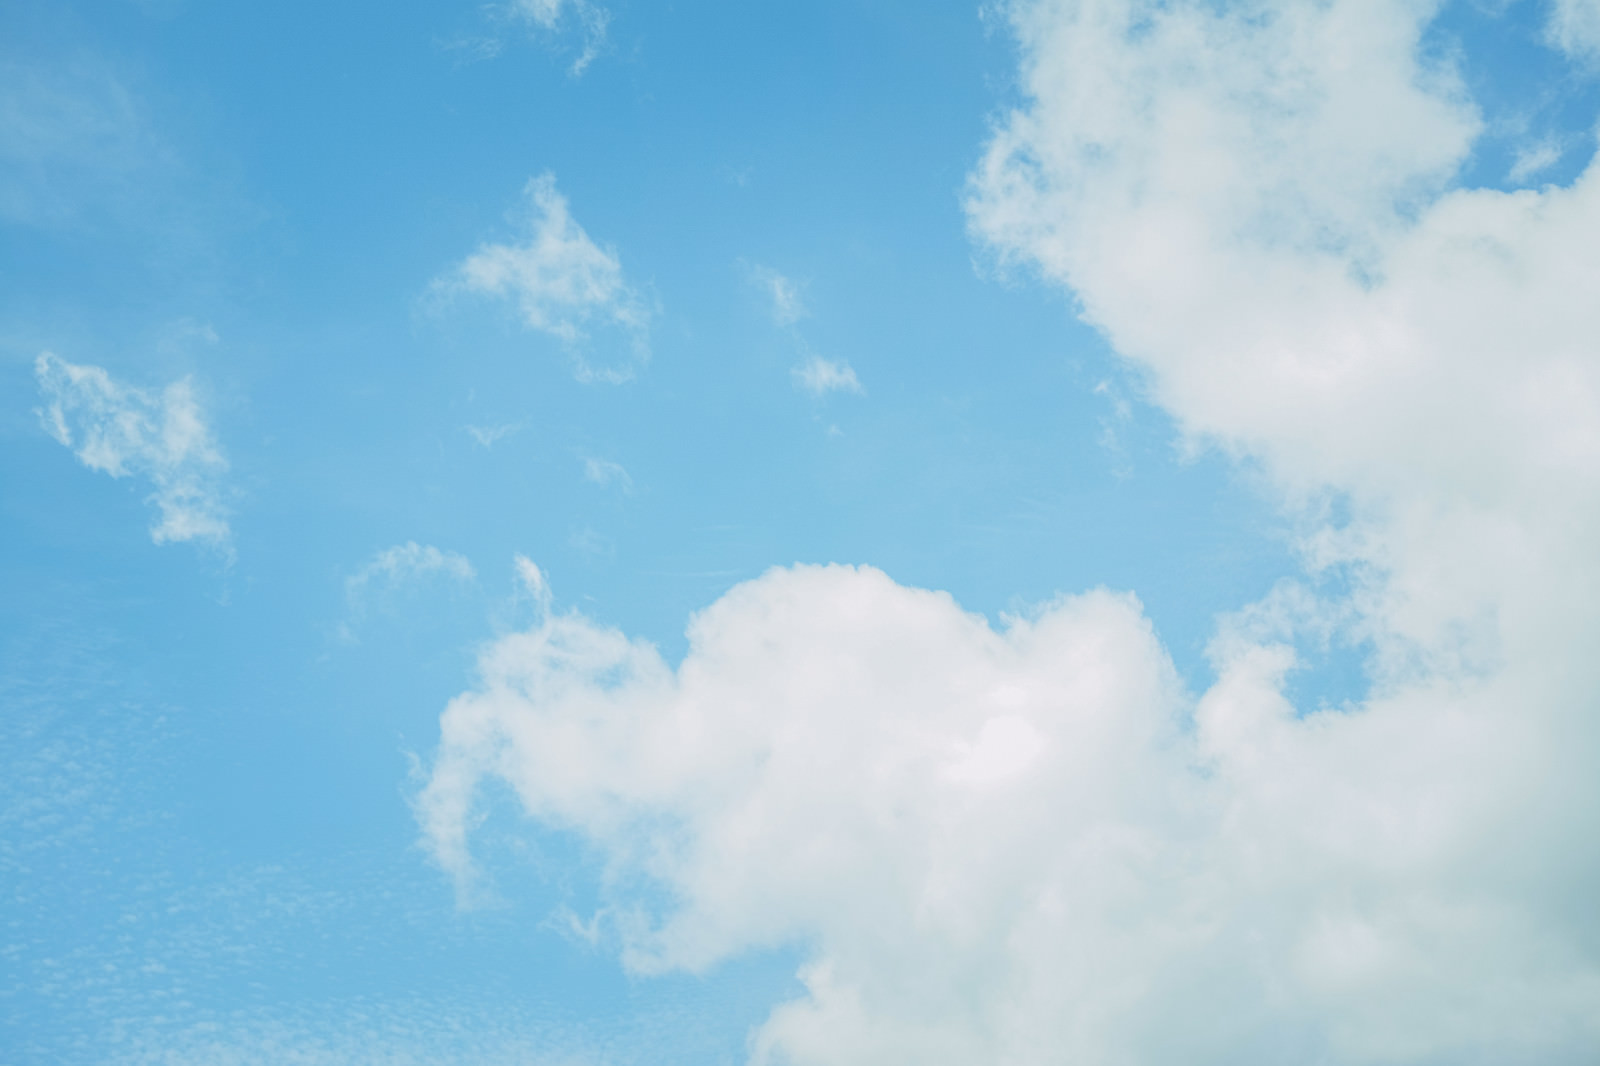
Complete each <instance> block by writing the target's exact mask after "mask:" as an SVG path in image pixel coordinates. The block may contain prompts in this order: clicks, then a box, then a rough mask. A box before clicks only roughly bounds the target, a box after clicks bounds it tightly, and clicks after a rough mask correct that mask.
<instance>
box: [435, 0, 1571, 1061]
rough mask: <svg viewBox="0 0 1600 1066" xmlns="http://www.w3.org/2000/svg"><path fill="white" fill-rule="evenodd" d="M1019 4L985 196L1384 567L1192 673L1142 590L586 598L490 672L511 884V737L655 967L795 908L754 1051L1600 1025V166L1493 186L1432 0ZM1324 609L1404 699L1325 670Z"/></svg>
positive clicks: (485, 759) (1061, 276)
mask: <svg viewBox="0 0 1600 1066" xmlns="http://www.w3.org/2000/svg"><path fill="white" fill-rule="evenodd" d="M1007 10H1008V11H1009V14H1010V17H1011V19H1012V24H1013V27H1014V30H1015V32H1016V34H1017V36H1018V39H1019V41H1020V44H1021V47H1022V56H1023V69H1022V87H1023V90H1024V96H1025V99H1024V103H1023V106H1021V107H1020V108H1018V109H1017V110H1016V111H1015V112H1014V113H1012V114H1010V115H1008V116H1006V117H1005V118H1004V120H1003V121H1002V122H1000V123H999V124H998V126H997V129H996V131H995V134H994V137H993V140H992V143H991V144H990V146H989V151H988V153H987V156H986V158H985V159H984V161H983V162H982V164H981V165H980V167H979V169H978V171H977V173H976V174H975V175H974V178H973V185H972V194H971V200H970V204H969V211H970V218H971V223H972V227H973V230H974V233H975V234H976V236H977V237H978V238H979V239H980V240H982V241H983V242H985V243H986V244H987V245H988V246H989V247H991V248H992V249H994V250H995V252H996V253H997V254H998V256H999V257H1000V259H1001V260H1002V262H1005V263H1012V264H1017V265H1022V266H1025V267H1027V268H1028V269H1034V270H1037V271H1038V272H1039V273H1040V274H1041V275H1042V276H1043V277H1044V278H1046V279H1048V280H1049V281H1051V282H1052V283H1055V284H1059V285H1061V286H1063V287H1065V288H1067V289H1070V291H1071V292H1072V293H1073V294H1074V296H1075V298H1076V299H1077V300H1078V301H1079V305H1080V306H1081V308H1082V311H1083V314H1084V316H1085V318H1086V319H1087V320H1088V321H1090V322H1091V323H1093V324H1094V325H1095V326H1097V327H1098V328H1099V329H1100V330H1101V331H1102V332H1103V333H1104V334H1105V335H1106V337H1107V338H1108V339H1109V340H1110V342H1111V343H1112V344H1113V346H1114V347H1115V348H1116V349H1117V351H1118V352H1120V353H1121V354H1122V355H1123V356H1124V357H1126V358H1127V359H1129V360H1130V361H1131V362H1133V363H1134V364H1136V365H1137V366H1138V367H1139V368H1140V371H1141V374H1142V376H1143V377H1142V380H1145V381H1148V383H1149V389H1150V395H1151V397H1152V399H1153V400H1154V401H1155V402H1158V403H1160V404H1162V405H1163V406H1164V407H1166V409H1167V410H1169V411H1170V412H1171V413H1172V415H1173V417H1174V418H1175V419H1176V420H1177V422H1178V424H1179V425H1180V426H1181V427H1182V428H1183V431H1184V433H1185V434H1186V436H1187V437H1188V438H1189V439H1190V440H1191V441H1192V442H1194V443H1195V444H1196V445H1197V446H1207V445H1212V446H1217V447H1220V448H1223V449H1225V450H1226V451H1228V452H1229V453H1230V454H1235V455H1239V456H1242V457H1248V458H1250V459H1252V460H1253V461H1255V462H1256V463H1259V464H1260V465H1261V467H1262V468H1263V469H1265V470H1266V471H1267V472H1268V474H1269V476H1270V478H1271V479H1272V483H1273V484H1275V485H1276V486H1277V487H1278V489H1279V491H1280V492H1281V494H1282V498H1283V501H1284V505H1285V508H1286V509H1287V510H1288V512H1289V513H1290V514H1291V515H1294V516H1296V517H1297V518H1298V519H1299V520H1300V521H1301V522H1302V523H1303V528H1304V533H1303V536H1302V538H1301V541H1300V548H1301V551H1302V554H1303V557H1304V559H1305V561H1306V566H1307V569H1308V570H1309V571H1310V572H1311V574H1312V575H1313V576H1327V575H1330V574H1332V575H1336V576H1339V577H1341V578H1342V579H1343V583H1344V584H1347V585H1348V587H1349V588H1350V590H1351V591H1350V593H1349V595H1348V596H1345V597H1341V598H1337V599H1327V598H1323V599H1319V598H1318V597H1317V596H1315V595H1313V594H1311V593H1310V592H1308V591H1307V589H1306V588H1305V587H1302V586H1300V585H1296V584H1289V585H1285V586H1283V587H1281V588H1280V589H1279V590H1278V591H1276V592H1275V593H1274V594H1273V595H1272V596H1271V597H1269V598H1268V599H1266V600H1264V601H1262V602H1261V603H1259V604H1255V605H1246V606H1245V607H1244V608H1243V609H1242V610H1241V611H1240V612H1239V613H1238V614H1236V615H1234V616H1231V617H1228V618H1225V619H1221V620H1219V628H1218V635H1217V637H1216V639H1215V641H1214V643H1213V645H1212V656H1213V660H1214V663H1215V666H1216V673H1217V680H1216V682H1215V684H1214V685H1212V687H1211V688H1210V689H1209V690H1208V691H1206V692H1204V693H1201V694H1199V695H1198V696H1193V697H1191V696H1189V695H1187V694H1185V693H1184V692H1183V691H1182V690H1181V688H1180V686H1179V684H1178V682H1177V680H1176V679H1175V677H1174V672H1173V670H1172V667H1171V666H1170V664H1169V663H1168V661H1167V657H1166V655H1165V653H1164V651H1163V650H1162V648H1161V647H1160V645H1159V643H1158V642H1157V641H1156V639H1155V637H1154V636H1153V634H1152V633H1151V630H1150V626H1149V624H1148V623H1147V622H1146V621H1145V619H1144V618H1143V617H1142V615H1141V613H1140V609H1139V606H1138V604H1137V603H1136V602H1135V601H1133V600H1132V599H1130V598H1127V597H1121V596H1116V595H1113V594H1110V593H1104V592H1096V593H1090V594H1088V595H1085V596H1081V597H1076V598H1070V599H1066V600H1063V601H1061V602H1059V603H1056V604H1053V605H1051V606H1049V607H1047V608H1045V609H1043V610H1041V611H1040V612H1038V614H1037V615H1035V616H1030V617H1028V618H1026V619H1020V620H1011V621H1009V622H1008V623H1007V624H1006V625H1005V627H1003V628H1002V629H1000V630H998V631H996V630H994V629H992V628H991V627H989V626H988V625H987V624H986V623H985V622H984V620H982V619H981V618H976V617H973V616H971V615H967V614H965V613H963V612H962V611H960V610H959V609H958V608H957V607H956V605H955V604H954V603H953V602H952V601H951V599H950V598H949V597H948V596H946V595H943V594H940V593H933V592H923V591H919V590H914V589H907V588H903V587H900V586H897V585H895V584H894V583H892V582H891V581H889V580H888V579H887V578H886V577H884V576H883V575H881V574H878V573H876V572H875V571H871V570H854V569H849V568H842V567H829V568H806V567H801V568H796V569H793V570H779V571H774V572H772V573H769V574H768V575H766V576H765V577H763V578H761V579H760V580H758V581H754V582H750V583H747V584H745V585H741V586H739V587H737V588H735V589H734V590H732V591H731V592H729V593H728V594H727V595H726V596H724V597H723V598H722V599H721V600H719V601H718V602H717V603H715V604H714V605H712V606H711V607H710V608H708V609H707V610H706V611H705V612H703V613H702V614H700V615H698V616H697V617H696V618H695V619H694V620H693V622H692V623H691V626H690V634H689V635H690V647H689V651H688V653H687V655H686V657H685V658H684V660H683V662H682V664H681V665H679V666H678V667H677V668H676V669H674V668H673V667H671V666H669V665H668V664H667V663H665V662H664V661H663V660H662V659H661V657H660V655H659V654H658V653H657V652H656V651H655V650H654V649H653V648H652V647H650V646H648V645H646V644H644V643H642V642H640V641H636V640H630V639H628V638H627V637H626V636H624V635H623V634H621V633H619V632H617V631H615V630H612V629H608V628H605V627H602V626H599V625H596V624H594V623H592V622H589V621H587V620H586V619H584V618H582V617H581V616H578V615H575V614H567V615H554V614H552V615H547V616H546V617H545V619H544V620H543V621H541V622H540V623H539V624H538V625H536V626H535V627H533V628H532V629H530V630H529V631H527V632H523V633H516V634H512V635H510V636H507V637H504V638H502V639H500V640H498V641H496V642H495V643H494V644H492V645H490V646H489V647H488V648H487V649H486V651H485V653H484V655H483V658H482V662H481V675H482V676H481V680H480V682H479V683H478V684H477V685H476V686H475V687H474V688H473V689H472V690H471V691H468V692H466V693H463V694H462V695H461V696H459V697H457V698H456V699H455V700H454V701H452V702H451V704H450V706H449V708H448V709H447V710H446V712H445V714H444V717H443V719H442V723H441V724H442V743H441V747H440V751H439V754H438V757H437V761H436V762H435V764H434V767H433V773H432V776H431V778H430V780H429V783H428V785H427V787H426V789H425V790H424V792H423V793H422V794H421V795H420V796H419V798H418V806H417V810H418V814H419V817H420V818H421V821H422V824H423V827H424V830H425V833H426V836H427V840H428V842H429V844H430V846H431V847H432V848H433V850H434V853H435V855H436V856H437V857H438V859H439V861H440V862H441V863H442V864H443V865H444V866H445V867H446V868H448V869H450V870H451V871H452V872H454V873H455V874H456V876H457V877H458V878H460V879H461V880H462V883H463V884H464V885H466V886H470V884H471V883H472V879H473V877H474V874H473V866H472V862H471V858H470V848H469V827H470V826H471V825H472V824H473V818H474V811H475V803H476V800H475V796H476V793H477V789H478V786H479V785H480V784H481V783H483V782H484V781H485V780H487V779H499V780H501V781H503V782H505V783H506V784H509V785H510V786H511V788H512V789H513V790H514V791H515V794H516V795H517V797H518V799H519V800H520V802H521V804H522V805H523V807H524V808H525V810H526V811H527V812H528V814H529V815H530V816H532V817H533V818H535V819H538V820H540V821H542V822H544V823H546V824H549V825H554V826H560V827H562V828H563V829H571V830H576V831H577V832H579V833H581V834H582V835H583V836H584V837H585V838H586V839H587V840H588V841H589V842H591V843H592V844H593V845H594V846H595V847H597V848H599V849H600V851H601V852H602V854H604V855H605V856H606V858H607V860H608V865H607V870H608V876H607V879H606V881H605V884H604V889H605V892H606V894H607V897H608V898H607V899H606V901H605V904H606V908H607V910H606V913H607V914H608V915H610V916H611V917H610V918H609V922H608V923H607V934H606V935H607V936H608V937H609V938H610V942H611V943H614V944H618V945H620V950H621V952H622V955H623V958H624V959H625V960H626V961H627V963H628V964H629V965H631V966H632V967H634V968H635V969H638V970H641V971H650V972H653V971H657V970H662V969H672V968H682V969H689V970H698V969H703V968H706V967H708V966H712V965H715V964H716V963H717V962H718V961H720V960H723V959H726V958H729V957H732V956H735V955H737V954H740V953H742V952H747V951H752V950H760V949H763V948H767V947H771V946H774V945H791V946H797V947H799V948H800V949H801V950H803V951H804V952H805V953H806V954H807V956H808V962H807V965H806V967H805V968H804V970H803V971H802V978H803V980H804V985H805V990H804V992H803V993H802V994H801V995H800V996H798V997H797V998H796V999H795V1000H794V1001H793V1002H791V1003H788V1004H784V1005H782V1006H780V1007H779V1008H777V1009H776V1010H775V1011H774V1012H773V1014H772V1015H771V1016H770V1017H769V1018H768V1019H767V1020H766V1022H765V1023H764V1024H763V1025H762V1026H761V1027H760V1028H759V1029H758V1031H757V1032H756V1033H755V1034H754V1037H753V1042H752V1045H751V1046H752V1058H753V1060H754V1061H755V1062H757V1063H774V1064H776V1063H787V1064H792V1066H804V1064H819V1066H820V1064H824V1063H826V1064H830V1066H836V1064H841V1063H863V1064H866V1063H881V1062H919V1063H928V1064H939V1063H951V1064H956V1063H960V1064H963V1066H965V1064H969V1063H973V1062H986V1063H1012V1064H1018V1066H1021V1064H1026V1063H1037V1062H1055V1061H1077V1062H1093V1063H1165V1062H1177V1061H1182V1062H1200V1063H1230V1064H1250V1063H1262V1064H1267V1063H1282V1062H1323V1063H1329V1064H1356V1063H1374V1064H1375V1063H1400V1062H1408V1063H1445V1062H1450V1063H1460V1062H1481V1063H1494V1062H1512V1061H1523V1062H1540V1063H1552V1064H1562V1063H1573V1064H1576V1063H1580V1062H1591V1061H1593V1060H1594V1059H1595V1057H1596V1054H1597V1053H1600V912H1597V911H1596V909H1595V908H1594V906H1593V900H1594V898H1595V893H1596V888H1597V883H1600V882H1597V876H1600V873H1597V871H1600V777H1597V776H1596V774H1595V773H1594V767H1595V766H1596V765H1597V764H1600V716H1597V714H1596V694H1597V693H1600V659H1597V657H1596V656H1595V654H1594V649H1595V648H1596V647H1600V614H1597V612H1596V611H1595V610H1594V604H1595V603H1596V602H1597V601H1600V553H1597V552H1596V550H1595V545H1596V544H1600V351H1597V346H1600V341H1597V340H1596V338H1600V301H1597V300H1595V299H1594V292H1595V290H1596V286H1597V285H1600V239H1597V237H1600V170H1596V169H1595V168H1593V167H1591V168H1590V170H1588V171H1587V172H1586V173H1584V174H1583V175H1582V176H1580V177H1579V178H1578V179H1577V181H1576V182H1574V183H1573V184H1572V185H1571V186H1570V187H1566V188H1562V187H1547V188H1545V189H1542V190H1538V191H1533V190H1521V191H1517V192H1512V193H1501V192H1497V191H1492V190H1472V191H1463V190H1457V189H1452V188H1451V184H1450V183H1451V180H1452V177H1453V175H1454V174H1455V172H1456V170H1457V168H1458V166H1459V165H1460V164H1461V162H1462V161H1463V160H1464V159H1465V158H1466V157H1467V153H1468V151H1469V149H1470V146H1471V143H1472V139H1473V137H1474V136H1475V134H1476V132H1477V129H1478V119H1477V114H1476V111H1475V109H1474V107H1473V106H1472V104H1471V102H1470V101H1469V100H1468V99H1467V98H1466V97H1465V95H1464V90H1463V89H1462V83H1461V81H1460V80H1459V79H1457V78H1455V77H1453V76H1452V74H1451V72H1450V71H1449V70H1448V69H1441V68H1439V67H1437V66H1429V65H1427V64H1425V63H1424V62H1422V61H1421V60H1420V59H1418V54H1419V41H1420V40H1421V37H1422V33H1423V30H1424V29H1425V24H1426V20H1427V19H1428V18H1429V17H1430V16H1431V13H1432V12H1433V11H1434V7H1433V6H1432V5H1426V4H1411V3H1400V2H1395V3H1386V2H1380V0H1304V2H1301V0H1275V2H1272V3H1266V2H1261V3H1247V4H1241V5H1238V6H1235V7H1223V6H1221V5H1217V4H1214V3H1211V2H1209V0H1177V2H1154V0H1152V2H1150V3H1131V4H1130V3H1115V2H1110V0H1082V2H1073V0H1040V2H1033V3H1017V4H1014V5H1012V6H1010V7H1009V8H1008V9H1007ZM1332 498H1337V499H1339V500H1341V501H1343V502H1345V503H1347V504H1348V510H1349V512H1350V513H1351V514H1352V515H1353V517H1352V518H1351V519H1350V520H1349V521H1347V522H1344V523H1343V524H1339V525H1333V524H1330V523H1329V522H1327V520H1326V518H1325V517H1324V516H1325V515H1326V514H1327V513H1330V511H1331V509H1329V508H1327V507H1323V506H1321V504H1323V503H1325V502H1326V501H1328V500H1329V499H1332ZM1308 584H1309V583H1308ZM1332 584H1335V585H1337V584H1340V582H1334V583H1332ZM1308 633H1309V634H1311V635H1313V636H1324V637H1325V636H1327V635H1328V634H1330V633H1332V634H1338V635H1341V636H1344V637H1348V638H1350V639H1352V640H1358V641H1362V642H1364V643H1365V645H1366V646H1367V647H1370V648H1371V649H1372V655H1371V659H1370V662H1369V663H1368V667H1369V669H1370V671H1371V674H1372V676H1373V678H1374V684H1373V687H1372V690H1371V692H1370V693H1368V694H1367V695H1366V696H1365V697H1364V698H1362V699H1360V700H1358V701H1356V703H1355V704H1354V705H1353V706H1351V707H1349V708H1348V709H1344V710H1337V711H1318V710H1315V709H1312V708H1297V707H1295V706H1294V705H1293V703H1292V702H1291V700H1290V699H1289V697H1288V696H1287V695H1286V687H1285V679H1286V678H1287V676H1288V675H1289V674H1290V672H1291V671H1292V670H1293V669H1294V668H1295V666H1296V654H1295V651H1294V650H1293V648H1294V643H1295V641H1296V639H1297V638H1298V637H1301V636H1303V635H1305V634H1308ZM641 883H644V884H650V885H653V886H655V891H646V890H642V889H641V888H640V887H639V886H640V885H641Z"/></svg>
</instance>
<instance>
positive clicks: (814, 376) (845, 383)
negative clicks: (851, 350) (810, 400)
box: [794, 355, 867, 396]
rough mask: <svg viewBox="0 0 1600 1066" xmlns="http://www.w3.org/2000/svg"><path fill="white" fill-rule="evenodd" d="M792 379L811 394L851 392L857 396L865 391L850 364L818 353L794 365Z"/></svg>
mask: <svg viewBox="0 0 1600 1066" xmlns="http://www.w3.org/2000/svg"><path fill="white" fill-rule="evenodd" d="M794 379H795V381H796V383H798V384H799V385H800V387H801V388H803V389H805V390H806V391H807V392H809V393H811V395H813V396H823V395H826V394H827V393H830V392H853V393H855V394H857V395H858V396H859V395H861V394H863V393H865V392H866V391H867V390H866V389H864V388H862V387H861V381H860V379H858V378H857V377H856V372H855V371H854V370H853V369H851V367H850V364H848V363H842V362H841V363H836V362H833V361H832V360H830V359H824V358H822V356H820V355H813V356H812V357H811V358H810V359H808V360H806V361H805V362H804V363H802V364H800V365H799V366H797V367H795V368H794Z"/></svg>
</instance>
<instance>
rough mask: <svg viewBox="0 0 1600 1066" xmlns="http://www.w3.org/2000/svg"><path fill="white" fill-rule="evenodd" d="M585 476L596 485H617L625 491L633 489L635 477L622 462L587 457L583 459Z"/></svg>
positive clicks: (585, 478)
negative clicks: (629, 473) (624, 467)
mask: <svg viewBox="0 0 1600 1066" xmlns="http://www.w3.org/2000/svg"><path fill="white" fill-rule="evenodd" d="M583 478H584V480H585V481H592V482H593V483H594V484H596V485H601V486H606V485H615V486H617V487H618V488H620V489H622V490H623V491H624V492H629V491H632V489H633V478H631V477H630V476H628V472H627V471H626V470H624V469H623V467H622V464H621V463H614V462H612V461H611V460H610V459H596V458H594V457H592V456H590V457H586V458H585V459H584V460H583Z"/></svg>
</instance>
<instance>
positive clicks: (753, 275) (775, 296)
mask: <svg viewBox="0 0 1600 1066" xmlns="http://www.w3.org/2000/svg"><path fill="white" fill-rule="evenodd" d="M745 273H746V274H747V275H748V276H749V278H750V281H751V283H752V284H754V285H755V286H756V287H757V288H758V289H760V290H761V292H762V294H763V295H764V296H766V297H767V299H768V300H769V301H770V302H771V305H772V307H771V310H772V321H773V322H775V323H777V324H778V325H780V326H792V325H794V324H795V323H796V322H798V321H800V320H801V319H802V318H804V317H805V316H806V304H805V299H804V298H803V297H802V296H801V294H800V286H799V285H797V284H796V283H795V282H794V281H793V280H791V279H790V278H786V277H784V276H783V275H782V274H780V273H778V272H777V271H776V270H773V269H772V268H771V267H764V266H760V265H758V264H745Z"/></svg>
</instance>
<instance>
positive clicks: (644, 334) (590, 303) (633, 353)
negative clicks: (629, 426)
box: [433, 173, 651, 382]
mask: <svg viewBox="0 0 1600 1066" xmlns="http://www.w3.org/2000/svg"><path fill="white" fill-rule="evenodd" d="M524 196H525V199H526V203H525V209H526V215H525V217H524V220H523V221H522V223H521V225H520V228H521V229H522V230H523V233H522V235H521V238H520V239H519V240H514V241H511V242H506V243H495V242H486V243H484V244H482V245H479V247H478V249H477V251H475V252H473V253H472V254H471V255H469V256H468V257H467V258H466V259H465V260H463V261H462V262H461V263H460V264H459V265H457V266H456V267H455V268H453V269H452V270H450V271H449V272H448V273H447V274H445V275H444V276H443V277H441V278H439V279H438V280H436V281H435V282H434V285H433V289H434V291H435V292H436V293H440V294H444V295H453V294H458V293H469V294H478V295H484V296H491V297H497V298H501V299H505V300H508V301H510V302H512V303H513V304H515V306H516V308H517V311H518V313H519V314H520V316H521V318H522V321H523V323H524V324H525V325H526V326H527V327H528V328H529V329H533V330H537V331H539V332H541V333H546V334H549V335H550V336H553V337H556V338H558V339H560V340H561V341H562V342H563V343H564V344H565V345H566V346H567V348H568V350H569V351H571V352H572V353H573V355H574V357H575V358H576V360H577V366H578V376H579V377H580V378H582V379H585V380H602V381H611V382H620V381H624V380H627V379H628V378H631V377H632V376H633V372H634V368H635V366H636V365H637V364H639V363H641V362H643V361H644V360H646V359H648V358H649V354H650V346H649V328H650V318H651V311H650V307H649V305H648V304H647V302H646V301H645V300H644V298H643V297H642V296H641V295H640V294H639V292H638V291H637V290H636V289H635V288H634V287H633V286H631V285H630V284H629V283H628V282H627V280H626V279H625V278H624V276H623V272H622V263H621V261H620V260H619V259H618V258H617V254H616V252H615V251H613V250H611V249H608V248H602V247H601V246H600V245H598V244H596V243H595V242H594V241H593V240H592V239H591V238H590V237H589V235H588V233H586V232H584V229H583V227H582V226H580V225H579V224H578V223H577V221H576V220H575V219H574V218H573V217H572V211H571V209H570V207H569V205H568V203H567V199H566V197H564V196H562V195H561V193H560V192H558V191H557V190H556V180H555V177H554V176H553V175H551V174H548V173H546V174H543V175H540V176H539V177H537V178H534V179H532V180H531V181H529V182H528V184H527V187H526V188H525V189H524ZM597 325H600V326H608V327H612V328H613V329H615V330H616V331H618V332H619V333H620V335H621V337H622V339H623V340H624V342H625V346H626V348H627V351H628V354H627V356H626V357H625V358H624V359H623V360H622V361H620V362H614V363H612V364H611V365H607V366H599V365H596V364H594V363H593V362H591V361H590V359H589V358H588V356H587V352H588V349H589V348H590V347H591V345H590V340H591V338H590V331H591V329H593V328H594V327H595V326H597Z"/></svg>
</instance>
